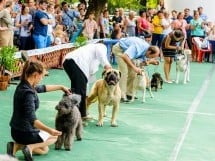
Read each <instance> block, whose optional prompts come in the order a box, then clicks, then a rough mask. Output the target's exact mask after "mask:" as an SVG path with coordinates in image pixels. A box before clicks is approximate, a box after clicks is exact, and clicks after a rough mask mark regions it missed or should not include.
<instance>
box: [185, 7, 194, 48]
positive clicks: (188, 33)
mask: <svg viewBox="0 0 215 161" xmlns="http://www.w3.org/2000/svg"><path fill="white" fill-rule="evenodd" d="M184 19H185V20H186V22H187V28H186V33H187V45H188V47H189V49H191V48H192V40H191V29H190V21H191V20H192V19H193V17H192V16H191V15H190V9H189V8H185V9H184Z"/></svg>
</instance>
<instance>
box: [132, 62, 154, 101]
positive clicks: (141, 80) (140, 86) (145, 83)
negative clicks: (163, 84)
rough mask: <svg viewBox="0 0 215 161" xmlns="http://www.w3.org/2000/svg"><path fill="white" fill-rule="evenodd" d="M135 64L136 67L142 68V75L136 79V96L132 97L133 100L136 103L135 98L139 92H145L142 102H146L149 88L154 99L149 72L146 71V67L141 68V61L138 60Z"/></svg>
mask: <svg viewBox="0 0 215 161" xmlns="http://www.w3.org/2000/svg"><path fill="white" fill-rule="evenodd" d="M133 63H134V64H135V66H137V67H139V68H141V70H142V73H141V74H137V76H136V77H135V79H134V90H135V91H134V95H133V96H132V100H131V101H134V97H135V94H136V93H137V91H138V90H140V91H142V92H143V96H142V102H143V103H144V102H146V88H148V90H149V94H150V97H151V98H153V97H154V95H153V93H152V90H151V84H150V80H149V76H148V74H147V71H145V69H144V67H143V66H141V65H140V64H141V61H140V60H138V59H135V60H133Z"/></svg>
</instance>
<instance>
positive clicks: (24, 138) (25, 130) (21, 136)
mask: <svg viewBox="0 0 215 161" xmlns="http://www.w3.org/2000/svg"><path fill="white" fill-rule="evenodd" d="M44 74H45V69H44V67H43V65H42V64H41V63H40V62H30V61H27V62H26V63H25V65H24V67H23V72H22V74H21V82H20V83H19V85H18V86H17V87H16V90H15V93H14V97H13V113H12V118H11V121H10V126H11V136H12V138H13V140H14V141H15V142H8V144H7V154H8V155H10V156H15V154H16V152H17V151H19V150H22V152H23V154H24V156H25V159H26V161H33V158H32V154H46V153H48V150H49V148H48V146H49V145H51V144H54V143H55V142H56V141H57V137H58V136H59V135H61V132H60V131H57V130H55V129H53V128H51V127H48V126H46V125H45V124H44V123H42V122H41V121H40V120H39V119H38V118H37V116H36V113H35V112H36V111H37V110H38V108H39V98H38V95H37V93H43V92H50V91H56V90H62V91H63V92H65V93H67V94H70V92H69V90H68V89H67V88H66V87H64V86H62V85H38V83H39V82H40V81H41V80H42V78H43V76H44Z"/></svg>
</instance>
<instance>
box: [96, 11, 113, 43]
mask: <svg viewBox="0 0 215 161" xmlns="http://www.w3.org/2000/svg"><path fill="white" fill-rule="evenodd" d="M99 25H100V38H101V39H102V38H107V37H108V36H109V34H110V25H109V12H108V10H104V11H103V15H102V17H101V18H100V22H99Z"/></svg>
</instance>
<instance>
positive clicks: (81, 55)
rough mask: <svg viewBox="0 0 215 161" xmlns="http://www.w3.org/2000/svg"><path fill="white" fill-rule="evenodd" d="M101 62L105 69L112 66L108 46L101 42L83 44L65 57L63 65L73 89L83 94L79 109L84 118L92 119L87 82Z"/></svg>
mask: <svg viewBox="0 0 215 161" xmlns="http://www.w3.org/2000/svg"><path fill="white" fill-rule="evenodd" d="M100 64H101V65H102V66H103V67H104V69H105V70H106V69H110V68H112V67H111V65H110V63H109V61H108V59H107V48H106V46H105V45H104V44H101V43H96V44H88V45H85V46H82V47H80V48H78V49H76V50H74V51H72V52H70V53H68V54H67V55H66V56H65V58H64V62H63V67H64V70H65V72H66V73H67V75H68V76H69V78H70V80H71V90H72V92H74V93H76V94H80V95H81V103H80V106H79V110H80V113H81V117H82V119H83V120H88V119H90V118H89V117H87V112H86V94H87V83H88V81H89V80H90V79H91V78H92V77H93V76H94V74H95V73H96V72H97V71H98V69H99V65H100Z"/></svg>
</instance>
